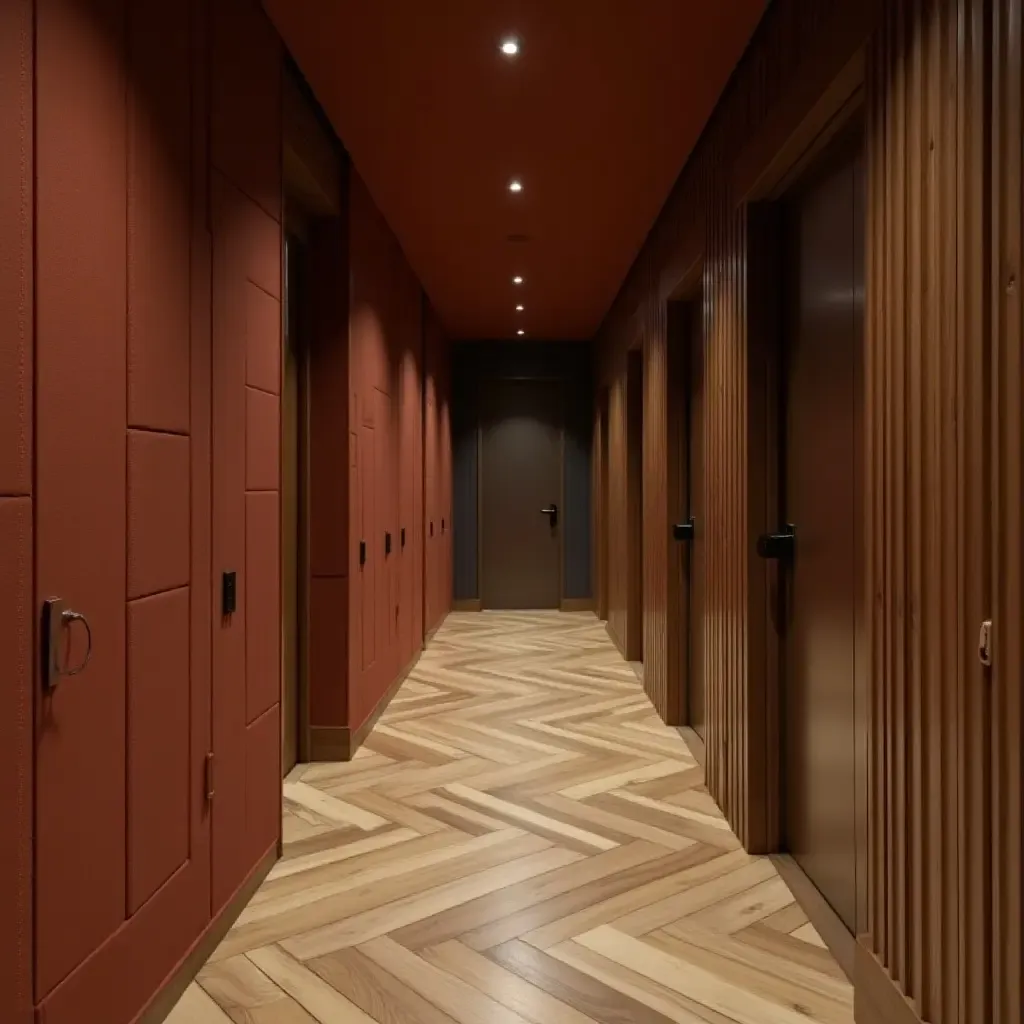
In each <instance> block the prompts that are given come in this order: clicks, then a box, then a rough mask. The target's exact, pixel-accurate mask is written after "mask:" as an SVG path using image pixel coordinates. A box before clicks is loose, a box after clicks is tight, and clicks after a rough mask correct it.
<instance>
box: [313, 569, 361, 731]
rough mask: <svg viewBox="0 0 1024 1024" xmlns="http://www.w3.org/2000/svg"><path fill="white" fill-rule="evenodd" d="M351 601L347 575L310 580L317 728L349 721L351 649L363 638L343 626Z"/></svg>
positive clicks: (314, 713) (314, 709)
mask: <svg viewBox="0 0 1024 1024" xmlns="http://www.w3.org/2000/svg"><path fill="white" fill-rule="evenodd" d="M347 601H348V580H347V579H346V578H345V577H344V576H314V577H313V578H312V579H311V580H310V586H309V605H310V609H309V678H310V683H311V685H310V693H309V718H310V724H311V725H313V726H314V727H316V726H331V725H337V724H339V723H340V724H344V723H345V722H346V721H347V720H348V699H347V698H348V686H347V683H348V673H347V669H348V648H349V646H350V645H354V646H356V647H359V646H360V645H361V639H362V637H361V635H360V633H356V634H354V635H353V634H350V632H349V630H347V629H344V628H339V615H340V613H341V612H340V610H341V609H344V608H345V607H346V605H347ZM341 621H342V623H344V620H343V619H342V620H341ZM360 629H361V620H360Z"/></svg>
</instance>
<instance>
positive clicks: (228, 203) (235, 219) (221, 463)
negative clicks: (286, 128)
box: [210, 173, 252, 909]
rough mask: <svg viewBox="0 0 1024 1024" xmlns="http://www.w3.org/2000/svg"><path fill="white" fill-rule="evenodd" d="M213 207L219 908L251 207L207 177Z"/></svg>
mask: <svg viewBox="0 0 1024 1024" xmlns="http://www.w3.org/2000/svg"><path fill="white" fill-rule="evenodd" d="M211 185H212V197H211V206H212V209H213V300H212V301H213V309H212V324H213V328H212V332H213V333H212V352H213V362H212V394H213V412H212V416H213V423H212V426H213V534H212V538H213V578H212V579H211V581H210V582H211V587H212V590H213V601H214V609H215V615H216V616H217V618H216V621H215V625H214V632H213V749H214V751H215V754H216V759H217V761H216V763H217V801H216V803H215V805H214V812H213V900H214V908H215V909H218V908H220V907H221V906H222V905H223V904H224V903H225V902H226V901H227V900H228V899H230V897H231V894H232V893H233V892H234V890H235V888H236V887H237V886H238V885H239V884H240V883H241V881H242V878H243V877H244V876H245V871H246V848H245V625H246V623H245V617H246V600H245V586H246V575H245V455H246V453H245V392H246V388H245V347H246V346H245V338H246V335H245V322H244V315H245V308H246V307H245V292H246V277H245V273H244V262H243V261H244V259H245V256H244V248H243V246H244V239H245V237H246V233H245V231H244V229H243V228H242V227H240V223H241V221H242V220H243V219H244V217H245V214H246V212H247V210H248V208H249V207H251V206H252V204H251V203H250V202H249V200H247V199H246V198H245V197H244V196H243V195H241V193H239V192H238V190H237V189H235V188H234V186H233V185H231V184H230V183H229V182H228V181H227V180H226V179H225V178H224V177H223V176H222V175H220V174H218V173H214V174H213V176H212V182H211ZM225 572H234V573H236V580H237V608H236V611H235V612H234V614H233V615H230V616H223V617H221V616H220V615H219V610H220V606H221V578H222V574H223V573H225Z"/></svg>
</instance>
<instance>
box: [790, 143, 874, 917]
mask: <svg viewBox="0 0 1024 1024" xmlns="http://www.w3.org/2000/svg"><path fill="white" fill-rule="evenodd" d="M862 191H863V170H862V158H861V149H860V137H859V136H857V137H856V139H854V140H852V141H851V140H846V141H845V142H844V143H843V144H842V145H841V146H840V148H838V149H836V150H833V152H832V153H830V154H829V155H828V156H827V157H826V159H825V162H824V163H823V165H822V166H821V167H820V169H819V170H818V171H817V172H816V174H815V175H814V177H813V179H811V180H810V181H809V182H808V183H807V184H806V185H805V186H804V187H803V188H802V189H801V190H800V193H799V194H798V195H797V196H795V197H794V199H793V201H792V203H791V204H790V206H789V209H788V218H787V229H788V230H787V246H788V252H789V259H788V275H789V289H788V315H787V318H786V329H785V332H784V335H785V339H784V351H785V370H786V373H785V384H784V388H785V397H784V409H785V418H784V431H785V445H784V452H783V480H784V484H785V487H784V504H785V508H784V519H785V522H787V523H792V524H793V525H794V527H795V530H794V532H795V537H796V539H795V544H794V555H793V560H792V569H791V572H789V573H788V587H789V593H788V598H787V609H788V610H787V617H786V622H787V624H786V639H785V643H784V654H783V659H784V667H783V732H784V754H783V759H784V766H785V767H784V787H785V789H784V807H785V817H784V824H785V837H786V842H787V846H788V848H789V850H790V852H791V853H792V854H793V856H794V858H795V859H796V860H797V862H798V863H799V864H800V866H801V867H802V868H803V870H804V871H805V872H806V874H807V875H808V877H809V878H810V880H811V881H812V882H813V883H814V885H815V886H816V887H817V888H818V889H819V890H820V892H821V893H822V895H823V896H824V897H825V899H826V900H827V901H828V902H829V904H831V906H832V908H833V909H834V910H835V911H836V912H837V913H838V914H839V916H840V917H841V918H842V920H843V921H844V922H845V923H846V925H847V926H848V927H849V928H850V930H851V931H853V930H854V928H855V920H856V906H857V901H856V891H857V889H856V885H857V883H856V850H857V836H856V788H857V785H856V771H857V765H858V758H857V754H856V734H855V729H856V724H855V722H856V720H855V714H854V710H855V708H854V703H855V667H856V665H855V663H856V642H857V628H856V627H857V605H858V591H857V580H858V573H857V566H856V553H857V551H858V550H860V544H859V541H858V531H859V529H860V528H861V516H860V514H859V510H860V494H861V482H860V479H859V476H860V470H859V467H858V453H859V444H858V441H857V432H858V430H859V424H860V418H861V412H860V404H861V395H860V393H859V391H860V388H859V381H860V379H861V374H860V367H859V364H860V361H861V359H862V356H863V327H862V323H863V321H862V306H863V295H864V287H863V265H862V264H863V257H862V253H863V205H862V200H861V195H862Z"/></svg>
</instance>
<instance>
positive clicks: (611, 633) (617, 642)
mask: <svg viewBox="0 0 1024 1024" xmlns="http://www.w3.org/2000/svg"><path fill="white" fill-rule="evenodd" d="M604 629H605V632H606V633H607V634H608V636H609V637H611V641H612V643H613V644H615V647H616V649H617V650H618V652H619V654H621V655H622V656H623V657H624V658H625V657H626V645H625V644H623V642H622V641H621V640H620V639H619V638H618V636H617V635H616V633H615V630H614V629H612V620H611V619H608V620H607V621H606V622H605V624H604Z"/></svg>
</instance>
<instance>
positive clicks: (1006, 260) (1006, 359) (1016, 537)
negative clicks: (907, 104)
mask: <svg viewBox="0 0 1024 1024" xmlns="http://www.w3.org/2000/svg"><path fill="white" fill-rule="evenodd" d="M993 7H994V9H993V24H992V36H991V38H992V48H993V49H992V79H991V81H992V105H993V118H992V121H993V123H992V168H991V172H992V178H991V181H992V210H991V220H990V224H991V230H992V242H991V246H992V267H993V273H992V279H991V281H990V290H989V294H990V296H991V315H992V332H991V336H992V341H993V345H992V355H991V359H992V370H991V372H992V384H993V387H992V393H991V400H990V402H989V404H988V408H987V410H986V411H987V413H988V419H989V423H990V424H991V427H992V432H993V435H992V444H991V452H992V464H993V480H992V486H991V490H990V493H991V494H992V496H993V500H992V502H991V505H990V507H989V509H988V511H989V513H990V514H991V516H992V535H993V544H992V549H991V563H990V564H991V572H992V584H993V593H992V600H991V608H992V613H993V621H994V624H995V646H994V653H993V659H992V670H991V692H992V716H991V722H992V745H991V755H992V761H991V771H992V782H993V789H994V793H993V799H992V801H991V807H992V823H993V837H992V849H993V854H994V856H993V858H992V870H993V878H992V904H993V907H994V909H995V917H994V920H993V922H992V950H993V975H994V985H993V990H992V1012H991V1018H990V1019H991V1020H993V1021H1000V1022H1005V1024H1021V1021H1024V981H1022V976H1024V936H1022V930H1024V879H1022V874H1024V849H1022V841H1024V822H1022V808H1024V751H1022V742H1024V694H1022V692H1021V691H1022V689H1024V640H1022V637H1021V623H1022V622H1024V544H1022V519H1024V418H1022V411H1021V404H1022V402H1021V382H1022V381H1024V298H1022V294H1024V282H1022V281H1021V274H1022V272H1024V67H1022V61H1024V3H1022V2H1021V0H995V2H994V5H993ZM982 237H984V236H983V235H982ZM968 639H969V638H968Z"/></svg>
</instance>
